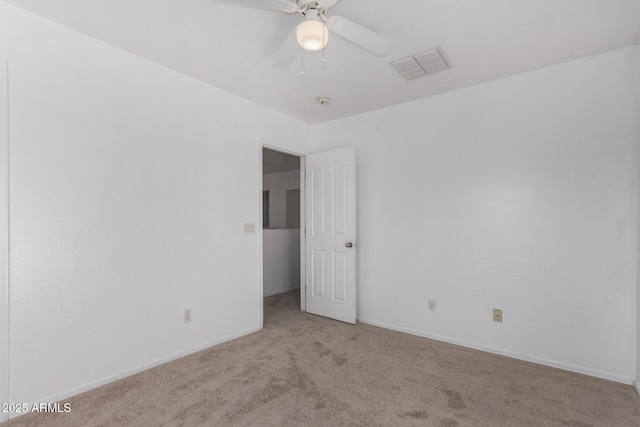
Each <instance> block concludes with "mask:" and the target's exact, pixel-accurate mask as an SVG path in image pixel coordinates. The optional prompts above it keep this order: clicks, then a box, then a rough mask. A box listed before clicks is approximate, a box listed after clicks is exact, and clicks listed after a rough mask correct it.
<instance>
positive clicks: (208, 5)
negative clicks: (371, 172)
mask: <svg viewBox="0 0 640 427" xmlns="http://www.w3.org/2000/svg"><path fill="white" fill-rule="evenodd" d="M5 1H6V2H7V3H11V4H14V5H16V6H19V7H21V8H24V9H26V10H29V11H31V12H34V13H36V14H38V15H41V16H43V17H46V18H49V19H51V20H53V21H57V22H59V23H61V24H64V25H66V26H68V27H71V28H74V29H76V30H78V31H81V32H83V33H86V34H88V35H90V36H93V37H95V38H97V39H100V40H103V41H105V42H107V43H110V44H113V45H115V46H118V47H120V48H122V49H125V50H127V51H129V52H132V53H134V54H137V55H140V56H142V57H145V58H147V59H150V60H151V61H154V62H157V63H159V64H163V65H165V66H167V67H169V68H172V69H174V70H177V71H179V72H181V73H184V74H187V75H189V76H192V77H195V78H197V79H200V80H202V81H204V82H207V83H210V84H212V85H214V86H217V87H219V88H221V89H224V90H226V91H229V92H232V93H235V94H237V95H239V96H242V97H244V98H247V99H251V100H253V101H255V102H257V103H260V104H262V105H265V106H267V107H270V108H273V109H275V110H278V111H281V112H283V113H285V114H288V115H290V116H293V117H296V118H298V119H300V120H303V121H305V122H307V123H310V124H314V123H320V122H324V121H328V120H333V119H337V118H340V117H345V116H349V115H353V114H357V113H361V112H365V111H370V110H374V109H378V108H382V107H386V106H390V105H394V104H399V103H403V102H407V101H411V100H415V99H418V98H423V97H426V96H431V95H435V94H438V93H443V92H447V91H451V90H455V89H459V88H462V87H466V86H470V85H474V84H478V83H482V82H486V81H490V80H495V79H498V78H502V77H506V76H509V75H513V74H518V73H522V72H526V71H530V70H533V69H537V68H541V67H546V66H549V65H554V64H558V63H561V62H565V61H570V60H573V59H577V58H580V57H584V56H588V55H593V54H597V53H601V52H605V51H608V50H613V49H618V48H622V47H625V46H630V45H634V44H638V43H640V25H639V23H640V0H477V1H474V0H342V1H340V2H339V3H338V5H337V6H335V7H334V8H333V9H332V10H331V11H330V13H329V16H331V15H342V16H344V17H346V18H348V19H350V20H353V21H355V22H357V23H359V24H361V25H363V26H366V27H368V28H370V29H372V30H374V31H377V32H379V33H381V34H383V35H385V36H387V37H389V38H390V39H392V40H393V42H394V48H393V50H392V51H391V53H390V54H389V55H387V57H385V58H378V57H376V56H374V55H372V54H370V53H368V52H366V51H363V50H362V49H359V48H357V47H355V46H353V45H351V44H350V43H348V42H346V41H344V40H342V39H339V38H338V37H335V36H334V37H332V38H330V40H329V45H328V46H327V52H326V55H327V60H328V62H327V63H326V64H325V65H322V64H321V63H320V58H319V56H317V55H315V56H313V55H307V56H305V71H306V74H305V76H304V77H300V76H299V75H298V73H299V67H300V64H299V61H294V63H293V64H292V65H291V66H290V67H289V68H288V69H284V70H282V69H274V68H273V67H272V63H273V60H274V58H275V55H276V54H277V52H278V51H279V49H280V46H281V45H282V43H283V42H284V40H285V39H286V38H287V36H288V35H289V33H290V31H291V29H292V28H293V27H294V26H295V25H296V24H297V23H298V22H300V19H301V18H300V17H299V16H298V15H284V14H279V13H274V12H268V11H261V10H253V9H248V8H244V7H236V6H231V5H226V4H220V3H216V2H214V1H212V0H189V1H185V0H135V1H131V0H57V1H51V0H5ZM436 46H440V47H442V48H443V49H444V51H445V52H446V54H447V56H448V58H449V60H450V62H451V64H452V66H453V68H452V69H451V70H448V71H444V72H441V73H438V74H434V75H432V76H427V77H424V78H420V79H417V80H414V81H411V82H406V81H405V80H404V79H403V78H402V77H401V76H400V75H398V74H397V73H396V72H395V70H394V69H393V68H392V67H391V66H390V65H389V62H391V61H393V60H396V59H399V58H403V57H406V56H409V55H411V54H414V53H417V52H421V51H424V50H427V49H430V48H432V47H436ZM320 96H328V97H331V98H332V99H333V102H332V103H331V104H330V105H326V106H321V105H318V104H316V103H315V99H316V98H317V97H320Z"/></svg>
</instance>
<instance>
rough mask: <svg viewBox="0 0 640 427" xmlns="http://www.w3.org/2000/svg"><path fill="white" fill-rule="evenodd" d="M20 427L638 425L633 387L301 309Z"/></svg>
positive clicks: (271, 313)
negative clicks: (241, 335) (258, 329)
mask: <svg viewBox="0 0 640 427" xmlns="http://www.w3.org/2000/svg"><path fill="white" fill-rule="evenodd" d="M298 301H299V294H298V293H287V294H282V295H276V296H273V297H269V298H266V299H265V329H264V330H263V331H260V332H257V333H255V334H252V335H249V336H246V337H243V338H240V339H237V340H235V341H232V342H229V343H226V344H222V345H219V346H216V347H214V348H211V349H208V350H204V351H201V352H199V353H196V354H193V355H191V356H187V357H184V358H182V359H179V360H176V361H174V362H170V363H167V364H165V365H162V366H159V367H156V368H153V369H150V370H148V371H145V372H142V373H140V374H137V375H134V376H131V377H128V378H125V379H123V380H120V381H117V382H115V383H112V384H109V385H106V386H103V387H100V388H98V389H95V390H92V391H89V392H86V393H83V394H81V395H79V396H76V397H74V398H72V399H70V400H68V402H70V403H71V405H72V411H71V412H70V413H68V414H44V413H43V414H30V415H25V416H22V417H20V418H17V419H15V420H13V421H10V422H9V423H7V424H6V427H18V426H200V425H203V426H226V425H238V426H270V425H278V426H305V425H309V426H331V427H333V426H347V425H348V426H352V425H353V426H395V425H407V426H509V427H514V426H575V427H581V426H582V427H585V426H638V425H640V397H638V395H637V394H636V392H635V390H634V389H633V388H632V387H631V386H626V385H621V384H617V383H614V382H610V381H605V380H599V379H595V378H591V377H588V376H584V375H579V374H574V373H570V372H566V371H561V370H557V369H553V368H547V367H544V366H540V365H535V364H532V363H527V362H521V361H518V360H513V359H509V358H505V357H501V356H496V355H493V354H488V353H483V352H479V351H475V350H470V349H465V348H461V347H457V346H453V345H449V344H445V343H440V342H436V341H432V340H428V339H424V338H420V337H415V336H411V335H405V334H401V333H398V332H393V331H388V330H385V329H380V328H376V327H372V326H367V325H363V324H359V325H356V326H352V325H346V324H343V323H339V322H335V321H332V320H328V319H324V318H321V317H316V316H312V315H308V314H305V313H302V312H300V311H298Z"/></svg>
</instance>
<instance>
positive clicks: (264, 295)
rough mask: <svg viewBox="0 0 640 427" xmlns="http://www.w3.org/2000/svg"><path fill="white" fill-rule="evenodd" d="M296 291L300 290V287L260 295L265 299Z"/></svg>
mask: <svg viewBox="0 0 640 427" xmlns="http://www.w3.org/2000/svg"><path fill="white" fill-rule="evenodd" d="M298 289H300V286H297V287H295V288H287V289H278V290H275V291H269V292H265V293H264V294H262V296H263V297H264V298H266V297H272V296H274V295H280V294H285V293H287V292H292V291H297V290H298Z"/></svg>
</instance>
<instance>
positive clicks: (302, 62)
mask: <svg viewBox="0 0 640 427" xmlns="http://www.w3.org/2000/svg"><path fill="white" fill-rule="evenodd" d="M302 76H304V49H302V48H300V77H302Z"/></svg>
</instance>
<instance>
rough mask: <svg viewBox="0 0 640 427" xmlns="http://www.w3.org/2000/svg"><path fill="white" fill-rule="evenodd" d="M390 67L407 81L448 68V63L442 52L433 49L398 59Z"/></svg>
mask: <svg viewBox="0 0 640 427" xmlns="http://www.w3.org/2000/svg"><path fill="white" fill-rule="evenodd" d="M391 65H392V66H393V68H395V69H396V71H397V72H398V73H400V75H401V76H402V77H404V78H405V80H407V81H409V80H413V79H417V78H418V77H423V76H426V75H429V74H433V73H437V72H438V71H443V70H447V69H449V68H450V66H449V63H448V62H447V61H446V60H445V57H444V55H443V54H442V50H441V49H439V48H433V49H431V50H428V51H426V52H421V53H417V54H415V55H413V56H409V57H408V58H403V59H399V60H397V61H394V62H392V63H391Z"/></svg>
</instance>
